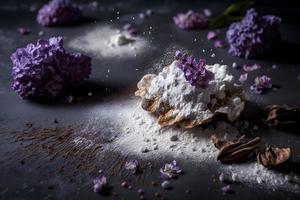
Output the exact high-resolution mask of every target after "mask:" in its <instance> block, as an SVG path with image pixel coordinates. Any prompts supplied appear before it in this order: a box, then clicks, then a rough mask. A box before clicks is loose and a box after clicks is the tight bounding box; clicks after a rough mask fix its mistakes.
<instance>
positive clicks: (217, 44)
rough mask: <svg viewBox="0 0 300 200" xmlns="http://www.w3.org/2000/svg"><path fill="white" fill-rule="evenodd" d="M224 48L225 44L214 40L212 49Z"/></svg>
mask: <svg viewBox="0 0 300 200" xmlns="http://www.w3.org/2000/svg"><path fill="white" fill-rule="evenodd" d="M224 46H225V44H224V42H223V41H221V40H216V41H215V42H214V47H215V48H223V47H224Z"/></svg>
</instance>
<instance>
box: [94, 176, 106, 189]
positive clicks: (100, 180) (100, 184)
mask: <svg viewBox="0 0 300 200" xmlns="http://www.w3.org/2000/svg"><path fill="white" fill-rule="evenodd" d="M106 186H107V178H106V177H105V176H98V177H96V178H94V180H93V191H94V192H96V193H100V192H102V191H103V190H104V189H105V187H106Z"/></svg>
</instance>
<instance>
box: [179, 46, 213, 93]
mask: <svg viewBox="0 0 300 200" xmlns="http://www.w3.org/2000/svg"><path fill="white" fill-rule="evenodd" d="M175 59H176V60H178V61H180V62H179V64H178V67H179V68H180V69H181V70H182V71H183V72H184V76H185V78H186V80H187V81H188V82H189V83H190V84H191V85H192V86H196V87H200V88H206V87H207V85H208V82H209V81H211V80H213V79H214V74H213V73H212V72H211V71H209V70H207V69H206V68H205V64H206V61H205V60H204V59H200V60H199V61H196V58H194V57H193V56H188V55H187V54H183V53H182V52H180V51H176V54H175Z"/></svg>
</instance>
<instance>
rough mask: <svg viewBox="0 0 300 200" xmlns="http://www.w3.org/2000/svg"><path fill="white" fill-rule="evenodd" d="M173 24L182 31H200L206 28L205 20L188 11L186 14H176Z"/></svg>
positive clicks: (197, 14)
mask: <svg viewBox="0 0 300 200" xmlns="http://www.w3.org/2000/svg"><path fill="white" fill-rule="evenodd" d="M173 21H174V23H175V24H176V25H177V26H178V27H179V28H182V29H185V30H191V29H202V28H205V27H206V26H207V19H206V18H205V17H204V16H203V15H202V14H200V13H197V12H194V11H192V10H189V11H188V12H187V13H178V14H177V15H176V16H174V17H173Z"/></svg>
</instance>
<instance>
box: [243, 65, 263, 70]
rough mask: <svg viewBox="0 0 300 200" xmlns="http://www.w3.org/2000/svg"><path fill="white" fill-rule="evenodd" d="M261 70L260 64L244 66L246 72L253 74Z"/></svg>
mask: <svg viewBox="0 0 300 200" xmlns="http://www.w3.org/2000/svg"><path fill="white" fill-rule="evenodd" d="M260 68H261V66H260V65H258V64H254V65H244V66H243V69H244V71H245V72H252V71H254V70H258V69H260Z"/></svg>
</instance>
